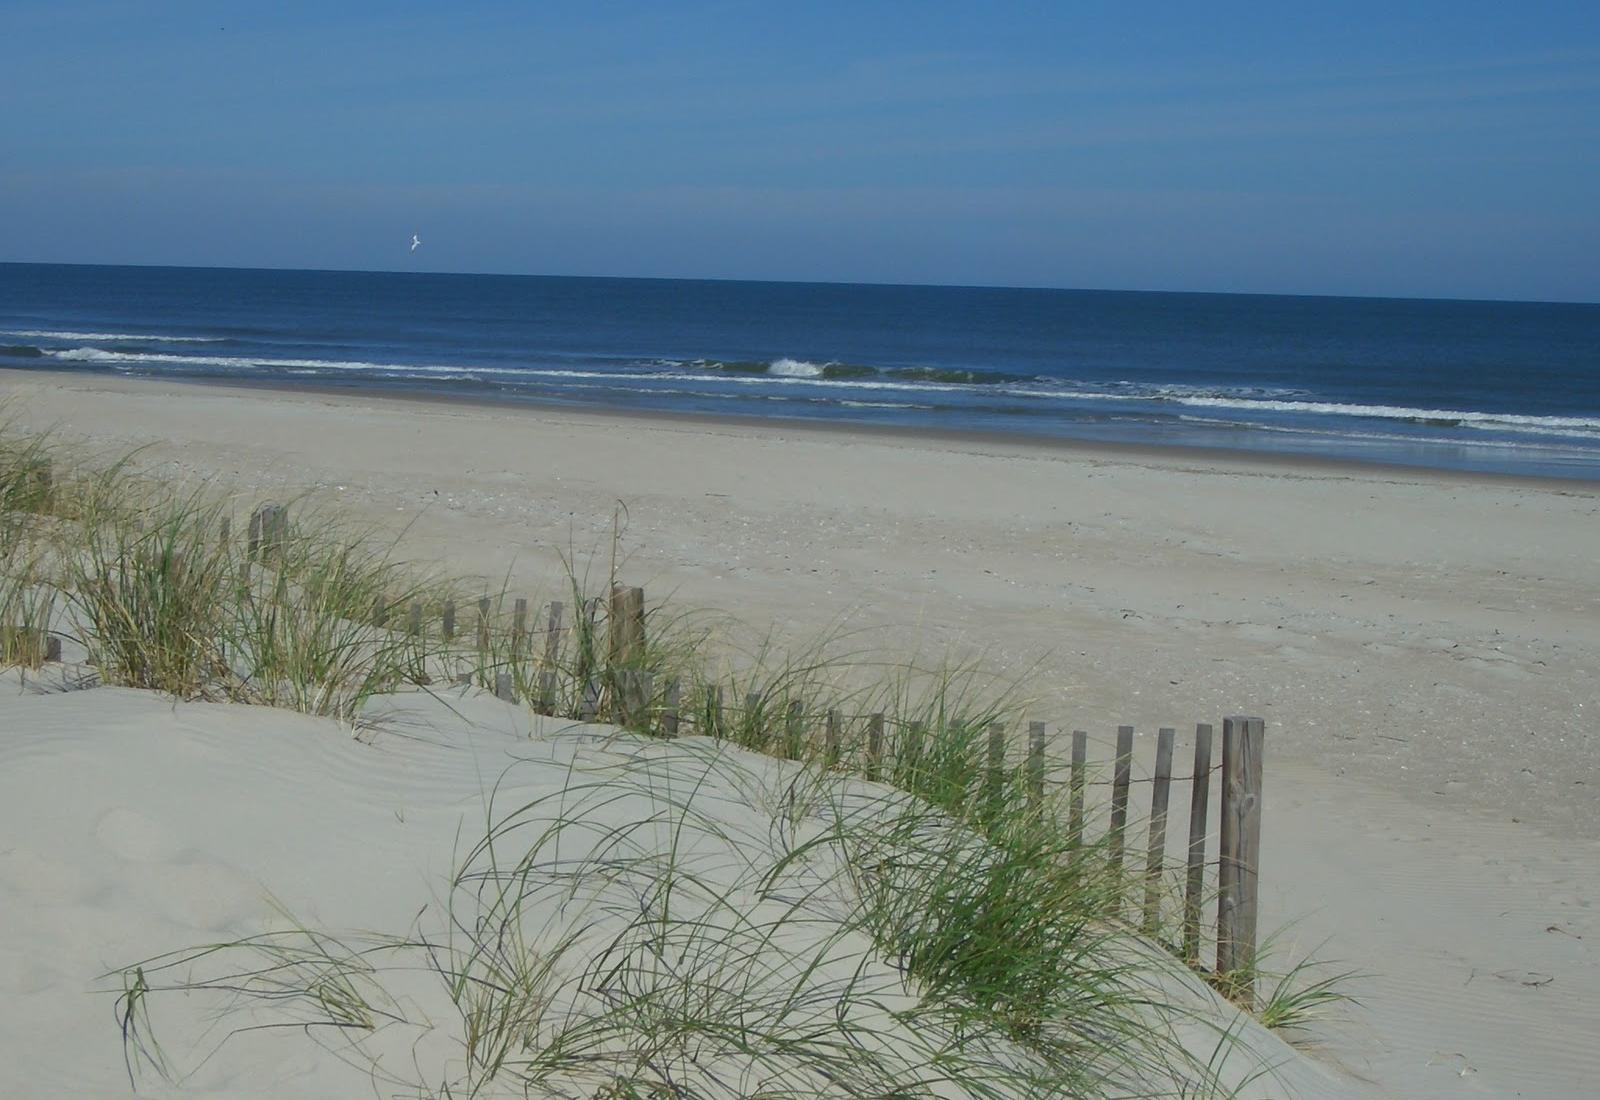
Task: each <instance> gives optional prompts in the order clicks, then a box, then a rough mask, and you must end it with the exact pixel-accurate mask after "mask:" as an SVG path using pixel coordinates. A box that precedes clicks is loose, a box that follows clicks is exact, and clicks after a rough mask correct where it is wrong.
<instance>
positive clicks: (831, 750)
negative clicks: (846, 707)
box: [823, 707, 844, 768]
mask: <svg viewBox="0 0 1600 1100" xmlns="http://www.w3.org/2000/svg"><path fill="white" fill-rule="evenodd" d="M843 739H844V715H843V714H841V713H840V711H839V708H838V707H830V708H828V725H827V731H826V733H825V735H824V741H823V757H824V759H825V760H826V762H827V766H828V767H830V768H832V767H837V766H838V763H839V754H840V752H841V751H842V743H843Z"/></svg>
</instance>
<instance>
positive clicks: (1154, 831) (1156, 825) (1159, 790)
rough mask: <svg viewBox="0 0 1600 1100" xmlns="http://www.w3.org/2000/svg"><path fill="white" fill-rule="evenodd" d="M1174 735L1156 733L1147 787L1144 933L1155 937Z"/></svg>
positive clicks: (1174, 732)
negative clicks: (1153, 762)
mask: <svg viewBox="0 0 1600 1100" xmlns="http://www.w3.org/2000/svg"><path fill="white" fill-rule="evenodd" d="M1176 737H1177V732H1176V731H1174V730H1171V729H1167V728H1165V727H1163V728H1162V729H1159V730H1157V731H1156V771H1155V777H1154V779H1153V780H1152V781H1151V785H1150V846H1149V849H1148V856H1147V858H1146V860H1145V865H1144V875H1145V884H1144V930H1145V931H1146V932H1147V933H1150V934H1151V935H1154V934H1155V931H1156V928H1157V927H1158V926H1159V924H1160V919H1161V871H1162V867H1163V865H1164V863H1165V862H1166V855H1167V801H1168V798H1169V796H1170V794H1171V791H1172V742H1173V740H1174V739H1175V738H1176Z"/></svg>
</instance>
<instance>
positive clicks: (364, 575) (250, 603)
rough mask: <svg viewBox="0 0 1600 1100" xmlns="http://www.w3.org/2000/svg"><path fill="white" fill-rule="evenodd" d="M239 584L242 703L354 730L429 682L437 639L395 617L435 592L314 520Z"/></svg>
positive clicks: (235, 630) (233, 630) (234, 618)
mask: <svg viewBox="0 0 1600 1100" xmlns="http://www.w3.org/2000/svg"><path fill="white" fill-rule="evenodd" d="M241 565H242V566H244V568H243V569H240V568H239V566H241ZM234 576H235V578H236V579H235V581H234V584H233V587H232V589H231V592H230V600H229V616H228V621H227V623H226V626H227V631H228V638H229V642H230V646H231V658H232V662H233V671H234V673H235V675H236V677H237V680H236V683H237V687H236V689H235V694H236V696H237V697H239V698H241V699H243V700H245V701H248V702H255V703H262V704H265V705H268V706H280V707H286V708H288V709H291V710H297V711H301V712H303V713H307V714H320V715H326V716H329V717H334V718H339V719H343V720H346V721H349V720H353V719H354V718H355V717H356V716H357V714H358V713H359V712H360V709H361V707H362V705H363V704H364V703H365V702H366V701H367V700H368V699H370V698H371V697H373V696H374V695H379V694H382V693H384V692H389V691H393V690H395V689H397V688H399V687H400V686H402V685H404V684H407V683H427V682H429V679H430V673H429V671H428V668H429V663H430V656H431V654H432V643H431V640H430V639H431V636H430V635H428V634H425V633H419V634H418V635H416V636H412V635H410V634H409V633H408V632H407V628H408V623H407V621H406V620H405V619H404V618H403V616H402V615H399V614H396V612H397V611H398V610H399V609H402V608H407V607H409V605H410V604H411V603H412V602H413V601H416V600H421V599H423V598H424V596H425V595H426V594H427V591H428V587H427V585H426V584H425V583H424V582H423V581H421V580H419V579H416V578H414V577H413V576H412V575H411V573H410V571H409V569H408V568H407V567H406V566H405V565H404V564H402V563H399V562H396V561H395V560H394V559H393V558H392V556H391V554H390V553H389V551H388V550H387V549H386V548H385V547H383V546H381V545H378V544H375V543H373V542H372V541H371V540H370V539H366V538H362V537H360V536H358V535H355V534H352V533H350V532H347V531H344V530H342V529H341V528H340V527H339V526H338V525H337V524H334V523H333V522H332V521H319V520H317V519H316V518H315V517H313V519H312V520H311V521H309V522H297V523H296V524H294V525H293V526H292V527H291V529H290V531H289V532H288V534H287V537H285V538H284V539H283V541H282V542H281V543H280V544H276V545H275V546H274V547H273V548H272V550H271V552H270V553H269V554H266V555H264V556H263V561H262V562H261V563H260V564H259V565H257V566H255V567H254V568H251V567H250V566H249V563H247V562H239V563H237V564H236V565H235V573H234Z"/></svg>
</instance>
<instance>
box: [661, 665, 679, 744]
mask: <svg viewBox="0 0 1600 1100" xmlns="http://www.w3.org/2000/svg"><path fill="white" fill-rule="evenodd" d="M682 695H683V682H682V681H681V680H679V679H678V678H677V677H676V676H674V677H673V678H672V679H670V680H668V681H667V687H666V690H665V691H663V692H662V693H661V734H662V736H663V737H676V736H678V707H679V705H680V703H681V699H682Z"/></svg>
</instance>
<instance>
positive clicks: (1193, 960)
mask: <svg viewBox="0 0 1600 1100" xmlns="http://www.w3.org/2000/svg"><path fill="white" fill-rule="evenodd" d="M1191 783H1192V784H1193V787H1192V788H1191V790H1190V793H1189V878H1188V881H1187V882H1186V883H1184V889H1183V957H1184V959H1185V960H1186V961H1187V962H1188V963H1189V965H1190V966H1199V965H1200V906H1201V902H1202V894H1203V892H1204V890H1205V885H1206V815H1207V814H1208V813H1209V811H1210V802H1211V726H1210V725H1208V724H1207V723H1205V722H1201V723H1200V724H1199V725H1197V726H1195V728H1194V775H1193V777H1192V778H1191Z"/></svg>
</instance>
